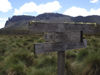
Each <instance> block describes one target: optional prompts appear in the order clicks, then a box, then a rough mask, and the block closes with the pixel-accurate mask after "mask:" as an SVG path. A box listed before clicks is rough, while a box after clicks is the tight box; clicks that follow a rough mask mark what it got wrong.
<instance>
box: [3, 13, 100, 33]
mask: <svg viewBox="0 0 100 75" xmlns="http://www.w3.org/2000/svg"><path fill="white" fill-rule="evenodd" d="M32 20H35V21H42V22H43V21H46V22H92V23H97V24H100V16H96V15H93V16H87V17H82V16H78V17H71V16H67V15H63V14H58V13H44V14H40V15H38V16H36V17H34V16H25V15H21V16H13V17H12V18H10V19H9V20H8V21H7V22H6V24H5V27H4V29H14V30H27V29H28V24H29V22H30V21H32ZM99 30H100V26H98V28H97V31H99Z"/></svg>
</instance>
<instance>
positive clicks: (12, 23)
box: [5, 15, 35, 29]
mask: <svg viewBox="0 0 100 75" xmlns="http://www.w3.org/2000/svg"><path fill="white" fill-rule="evenodd" d="M34 18H35V17H34V16H25V15H21V16H13V17H12V18H10V19H8V21H6V23H5V28H11V29H12V28H14V29H26V28H27V25H28V22H29V21H31V20H34Z"/></svg>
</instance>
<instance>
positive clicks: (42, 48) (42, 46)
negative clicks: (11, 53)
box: [35, 39, 87, 54]
mask: <svg viewBox="0 0 100 75" xmlns="http://www.w3.org/2000/svg"><path fill="white" fill-rule="evenodd" d="M86 46H87V42H86V40H85V39H84V42H83V43H37V44H35V53H36V54H39V53H46V52H54V51H65V50H71V49H80V48H85V47H86Z"/></svg>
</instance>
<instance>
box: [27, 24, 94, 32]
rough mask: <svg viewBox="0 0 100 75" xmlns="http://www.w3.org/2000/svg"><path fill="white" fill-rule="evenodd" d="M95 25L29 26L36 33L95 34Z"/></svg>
mask: <svg viewBox="0 0 100 75" xmlns="http://www.w3.org/2000/svg"><path fill="white" fill-rule="evenodd" d="M94 29H95V25H94V24H85V23H83V24H79V23H46V22H32V23H30V24H29V30H30V31H32V32H34V33H40V32H66V31H85V32H93V31H94Z"/></svg>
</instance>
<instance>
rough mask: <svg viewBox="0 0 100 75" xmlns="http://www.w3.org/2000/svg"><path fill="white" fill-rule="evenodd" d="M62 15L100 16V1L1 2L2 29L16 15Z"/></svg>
mask: <svg viewBox="0 0 100 75" xmlns="http://www.w3.org/2000/svg"><path fill="white" fill-rule="evenodd" d="M42 13H61V14H65V15H69V16H73V17H76V16H88V15H100V0H0V28H3V27H4V26H5V22H6V21H7V20H8V18H11V17H12V16H14V15H31V16H37V15H39V14H42Z"/></svg>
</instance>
